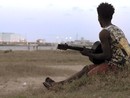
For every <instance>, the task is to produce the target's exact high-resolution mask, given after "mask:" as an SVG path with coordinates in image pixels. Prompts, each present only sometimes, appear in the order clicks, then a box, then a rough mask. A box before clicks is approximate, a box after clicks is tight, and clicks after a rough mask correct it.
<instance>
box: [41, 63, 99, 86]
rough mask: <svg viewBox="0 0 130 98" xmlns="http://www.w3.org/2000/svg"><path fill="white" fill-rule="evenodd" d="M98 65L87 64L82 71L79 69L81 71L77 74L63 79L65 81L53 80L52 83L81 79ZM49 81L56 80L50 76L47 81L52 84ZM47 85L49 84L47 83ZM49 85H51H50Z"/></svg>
mask: <svg viewBox="0 0 130 98" xmlns="http://www.w3.org/2000/svg"><path fill="white" fill-rule="evenodd" d="M96 66H97V65H94V64H92V65H89V66H88V65H86V66H85V67H84V68H83V69H82V70H81V71H79V72H77V73H76V74H74V75H72V76H71V77H69V78H67V79H65V80H63V81H59V82H51V85H53V84H54V85H55V84H64V83H69V82H72V81H73V80H76V79H79V78H81V77H82V76H83V75H85V74H86V75H87V73H88V72H89V71H90V70H91V69H93V68H94V67H96ZM48 81H54V80H52V79H51V78H49V77H47V78H46V79H45V82H47V83H49V84H50V82H48ZM45 82H44V83H43V84H46V83H45ZM46 85H47V84H46ZM48 86H49V85H48Z"/></svg>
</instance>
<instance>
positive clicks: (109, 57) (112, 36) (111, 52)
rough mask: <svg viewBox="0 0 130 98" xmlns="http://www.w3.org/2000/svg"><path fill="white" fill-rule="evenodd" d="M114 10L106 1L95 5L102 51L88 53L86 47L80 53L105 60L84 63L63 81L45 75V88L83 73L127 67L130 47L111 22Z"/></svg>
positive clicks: (104, 71) (66, 81)
mask: <svg viewBox="0 0 130 98" xmlns="http://www.w3.org/2000/svg"><path fill="white" fill-rule="evenodd" d="M114 11H115V9H114V7H113V6H112V5H111V4H108V3H101V4H100V5H99V6H98V7H97V13H98V21H99V23H100V26H101V27H102V30H101V32H100V33H99V39H100V42H101V46H102V50H103V52H102V53H99V54H95V53H90V52H89V51H88V50H87V49H86V48H84V50H83V51H81V54H82V55H85V56H88V57H91V58H95V59H99V60H102V59H105V62H104V63H102V64H98V65H97V64H91V65H86V66H85V67H84V68H83V69H82V70H81V71H79V72H77V73H76V74H74V75H73V76H71V77H69V78H67V79H65V80H63V81H59V82H55V81H54V80H52V79H51V78H49V77H47V78H46V79H45V82H43V84H44V86H45V87H46V88H47V89H49V88H50V87H53V86H54V85H56V84H64V83H69V82H71V81H73V80H76V79H79V78H81V77H82V76H83V75H84V74H86V75H87V76H91V75H94V74H102V73H103V74H104V73H106V72H108V71H114V72H115V71H119V70H123V69H125V68H127V65H128V63H129V57H130V47H129V44H128V41H127V39H126V37H125V35H124V33H123V31H122V30H121V29H120V28H119V27H117V26H116V25H114V24H112V22H111V20H112V17H113V14H114Z"/></svg>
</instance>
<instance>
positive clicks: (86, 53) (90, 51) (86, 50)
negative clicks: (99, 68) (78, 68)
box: [80, 47, 92, 56]
mask: <svg viewBox="0 0 130 98" xmlns="http://www.w3.org/2000/svg"><path fill="white" fill-rule="evenodd" d="M80 53H81V54H82V55H85V56H89V55H90V54H91V53H92V49H88V48H86V47H83V51H80Z"/></svg>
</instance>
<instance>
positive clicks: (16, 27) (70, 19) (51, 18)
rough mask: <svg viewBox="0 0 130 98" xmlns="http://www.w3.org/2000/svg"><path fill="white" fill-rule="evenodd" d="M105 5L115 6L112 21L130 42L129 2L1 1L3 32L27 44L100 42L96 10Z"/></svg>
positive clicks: (0, 13) (0, 11) (89, 0)
mask: <svg viewBox="0 0 130 98" xmlns="http://www.w3.org/2000/svg"><path fill="white" fill-rule="evenodd" d="M101 2H108V3H111V4H112V5H113V6H114V7H115V14H114V16H113V20H112V22H113V24H115V25H117V26H118V27H120V28H121V29H122V30H123V31H124V33H125V35H126V37H127V39H128V41H129V42H130V34H129V31H130V27H129V26H130V1H129V0H0V32H11V33H17V34H20V35H21V36H23V37H25V38H26V39H27V41H36V40H37V39H45V40H46V41H47V42H61V41H71V40H77V39H81V38H84V39H86V40H90V41H97V40H99V38H98V34H99V32H100V30H101V29H102V28H101V27H100V25H99V23H98V18H97V11H96V8H97V6H98V5H99V4H100V3H101Z"/></svg>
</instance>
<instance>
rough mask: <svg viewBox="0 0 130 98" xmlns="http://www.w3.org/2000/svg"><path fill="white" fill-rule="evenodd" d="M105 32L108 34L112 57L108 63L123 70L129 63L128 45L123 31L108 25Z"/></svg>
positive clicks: (129, 48)
mask: <svg viewBox="0 0 130 98" xmlns="http://www.w3.org/2000/svg"><path fill="white" fill-rule="evenodd" d="M104 29H105V30H108V32H109V33H110V45H111V50H112V57H111V59H110V60H109V61H107V62H108V64H110V65H116V66H118V67H120V68H123V67H124V66H125V65H128V64H129V62H130V45H129V43H128V41H127V39H126V37H125V35H124V33H123V31H122V30H121V29H120V28H118V27H117V26H115V25H110V26H108V27H106V28H104Z"/></svg>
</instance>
